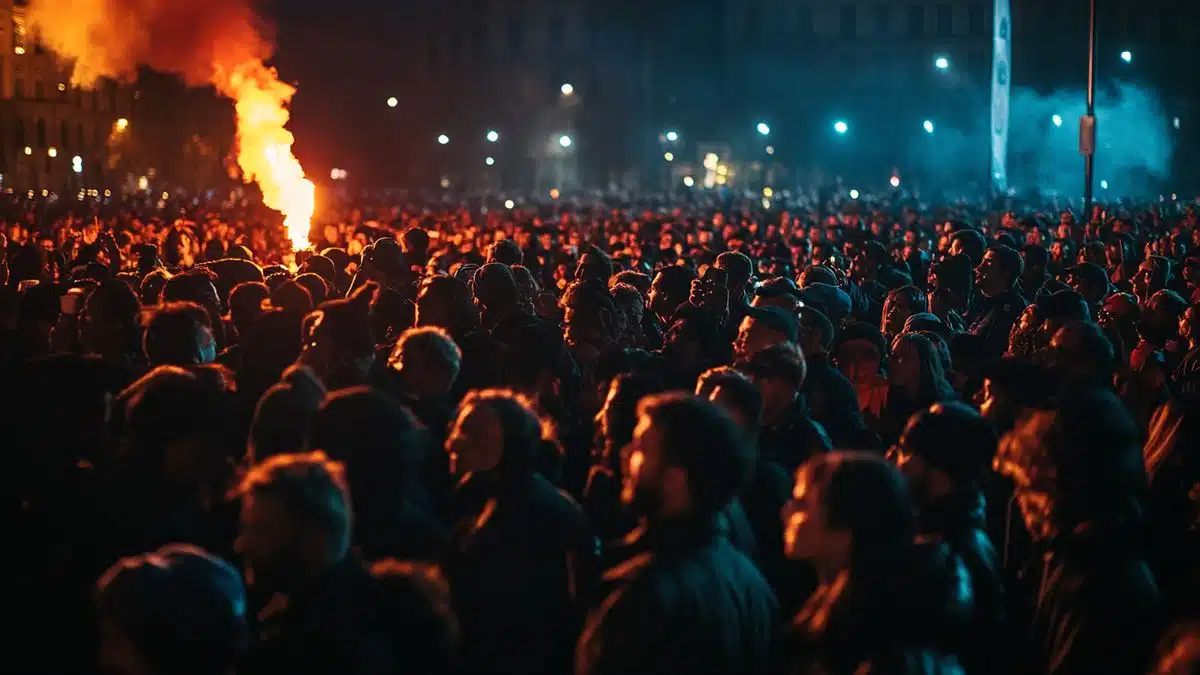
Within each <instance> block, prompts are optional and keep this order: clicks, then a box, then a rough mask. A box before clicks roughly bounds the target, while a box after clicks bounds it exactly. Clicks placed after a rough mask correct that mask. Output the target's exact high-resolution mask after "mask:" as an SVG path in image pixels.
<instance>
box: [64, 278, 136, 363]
mask: <svg viewBox="0 0 1200 675" xmlns="http://www.w3.org/2000/svg"><path fill="white" fill-rule="evenodd" d="M140 313H141V303H139V302H138V297H137V294H136V293H134V292H133V289H132V288H130V287H129V285H128V284H126V283H125V282H124V281H121V280H119V279H107V280H105V281H102V282H100V284H99V285H98V286H96V288H95V289H94V290H93V291H92V292H91V293H90V294H89V295H88V296H87V301H86V302H85V303H84V306H83V311H82V312H81V313H80V315H79V324H80V325H79V328H80V331H79V332H80V338H81V340H82V341H83V347H84V349H86V350H87V351H88V352H90V353H93V354H101V355H105V356H116V355H120V354H125V355H128V354H129V353H130V352H134V353H136V351H137V347H138V342H139V340H138V338H139V337H140V333H141V326H140V324H139V322H138V317H139V315H140Z"/></svg>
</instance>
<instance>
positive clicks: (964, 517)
mask: <svg viewBox="0 0 1200 675" xmlns="http://www.w3.org/2000/svg"><path fill="white" fill-rule="evenodd" d="M996 444H997V436H996V431H995V429H994V428H993V427H992V425H991V423H989V422H988V421H987V420H986V419H984V418H983V416H982V415H980V414H979V413H978V412H977V411H976V410H975V409H973V408H971V407H969V406H967V405H966V404H963V403H960V402H958V401H951V402H948V403H936V404H934V405H932V406H930V407H929V408H928V409H926V410H923V411H921V412H919V413H917V414H916V415H913V416H912V417H911V418H910V419H909V421H908V424H907V426H905V427H904V432H903V433H902V434H901V435H900V439H899V440H898V441H897V442H896V444H895V445H893V446H892V447H891V448H890V449H889V450H888V458H889V459H891V460H892V461H893V462H895V463H896V465H897V466H898V467H899V468H900V472H901V473H902V474H904V477H905V478H906V479H907V480H908V484H909V487H910V489H911V491H912V494H913V497H914V499H915V500H916V502H917V531H918V532H919V533H920V536H922V537H924V538H936V539H940V540H942V541H944V542H946V544H947V545H948V546H949V547H950V550H951V551H952V552H953V553H954V554H955V555H957V556H958V557H959V558H961V559H962V561H963V564H964V565H965V566H966V569H967V574H968V575H969V577H970V581H971V591H972V597H973V598H974V604H973V607H972V613H971V618H972V621H971V629H970V632H971V634H972V635H973V636H975V637H976V641H974V643H973V645H971V648H969V649H967V650H965V651H964V653H963V655H962V665H963V667H964V668H965V669H966V670H967V672H969V673H997V674H999V673H1005V672H1009V664H1008V663H1007V658H1008V656H1009V652H1008V649H1007V647H1008V642H1007V633H1006V631H1007V630H1008V626H1007V625H1006V598H1005V594H1004V582H1003V581H1002V563H1001V560H1000V556H999V554H998V553H997V552H996V549H995V547H994V546H993V545H992V542H991V540H990V539H989V538H988V535H987V531H986V526H987V521H986V499H985V495H984V488H985V487H986V486H987V485H988V479H989V474H990V471H991V466H992V459H993V457H994V456H995V454H996Z"/></svg>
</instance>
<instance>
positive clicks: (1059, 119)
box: [1050, 115, 1063, 127]
mask: <svg viewBox="0 0 1200 675" xmlns="http://www.w3.org/2000/svg"><path fill="white" fill-rule="evenodd" d="M1050 121H1051V122H1053V123H1054V126H1056V127H1061V126H1062V122H1063V120H1062V115H1055V116H1054V117H1051V118H1050Z"/></svg>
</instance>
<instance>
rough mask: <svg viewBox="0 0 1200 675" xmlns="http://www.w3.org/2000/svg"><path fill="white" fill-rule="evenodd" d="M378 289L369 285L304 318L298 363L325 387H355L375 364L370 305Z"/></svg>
mask: <svg viewBox="0 0 1200 675" xmlns="http://www.w3.org/2000/svg"><path fill="white" fill-rule="evenodd" d="M378 291H379V287H378V286H377V285H376V284H374V283H368V284H365V285H363V286H360V287H358V288H357V289H355V290H354V292H353V293H351V294H350V296H349V297H347V298H344V299H342V298H339V299H337V300H329V301H326V302H323V303H321V306H320V307H318V308H317V309H315V310H313V312H312V313H310V314H309V315H308V316H306V317H305V318H304V333H303V335H304V351H303V353H302V354H301V360H302V361H303V362H304V363H305V364H306V365H308V366H309V367H311V368H312V369H313V372H315V373H316V374H317V376H318V377H320V378H321V381H322V382H324V383H325V386H327V387H329V388H338V387H341V386H350V385H354V384H358V383H360V382H361V381H363V380H364V379H365V378H366V375H367V372H368V371H369V370H370V368H371V366H372V364H374V362H375V335H374V331H373V330H372V327H371V303H372V302H374V300H375V297H376V295H377V294H378Z"/></svg>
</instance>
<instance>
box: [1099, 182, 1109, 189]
mask: <svg viewBox="0 0 1200 675" xmlns="http://www.w3.org/2000/svg"><path fill="white" fill-rule="evenodd" d="M1100 189H1101V190H1107V189H1108V181H1106V180H1102V181H1100Z"/></svg>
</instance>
